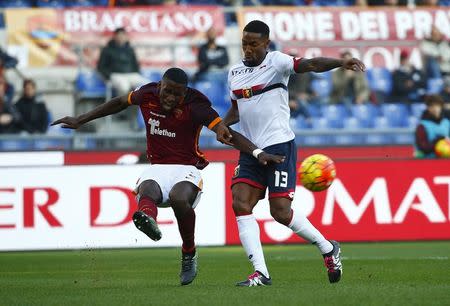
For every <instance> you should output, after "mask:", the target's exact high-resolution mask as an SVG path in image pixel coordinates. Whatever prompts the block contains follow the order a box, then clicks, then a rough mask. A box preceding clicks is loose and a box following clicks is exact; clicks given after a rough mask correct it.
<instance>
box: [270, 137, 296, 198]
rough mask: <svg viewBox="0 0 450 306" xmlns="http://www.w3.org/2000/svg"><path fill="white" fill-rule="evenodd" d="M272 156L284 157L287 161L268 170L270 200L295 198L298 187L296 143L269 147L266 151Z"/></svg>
mask: <svg viewBox="0 0 450 306" xmlns="http://www.w3.org/2000/svg"><path fill="white" fill-rule="evenodd" d="M264 150H265V151H266V152H268V153H271V154H277V155H283V156H285V157H286V158H285V160H284V162H282V163H279V164H272V165H270V166H268V167H267V168H266V176H267V187H268V189H269V200H270V199H273V198H286V199H289V200H292V199H293V198H294V193H295V187H296V185H297V148H296V145H295V142H294V141H293V140H292V141H289V142H285V143H281V144H276V145H273V146H269V147H267V148H265V149H264Z"/></svg>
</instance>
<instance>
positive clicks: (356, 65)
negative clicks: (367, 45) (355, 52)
mask: <svg viewBox="0 0 450 306" xmlns="http://www.w3.org/2000/svg"><path fill="white" fill-rule="evenodd" d="M342 67H343V68H345V69H348V70H353V71H365V70H366V66H365V65H364V63H363V62H361V61H360V60H359V59H357V58H350V59H347V60H344V63H343V64H342Z"/></svg>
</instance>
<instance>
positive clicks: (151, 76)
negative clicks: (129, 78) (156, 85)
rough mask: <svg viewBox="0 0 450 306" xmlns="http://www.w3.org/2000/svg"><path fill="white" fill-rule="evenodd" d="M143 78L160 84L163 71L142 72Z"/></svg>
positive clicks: (148, 70) (147, 70)
mask: <svg viewBox="0 0 450 306" xmlns="http://www.w3.org/2000/svg"><path fill="white" fill-rule="evenodd" d="M142 76H143V77H145V78H147V79H148V80H149V81H150V82H159V81H160V80H161V77H162V74H161V71H158V70H151V69H146V70H142Z"/></svg>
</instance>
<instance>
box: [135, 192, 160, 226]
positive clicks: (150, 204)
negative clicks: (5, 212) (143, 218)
mask: <svg viewBox="0 0 450 306" xmlns="http://www.w3.org/2000/svg"><path fill="white" fill-rule="evenodd" d="M138 210H140V211H142V212H143V213H144V214H146V215H147V216H150V217H152V218H153V219H154V220H155V221H156V217H157V216H158V207H156V203H155V201H153V200H152V199H150V198H149V197H145V196H142V197H141V198H140V199H139V203H138Z"/></svg>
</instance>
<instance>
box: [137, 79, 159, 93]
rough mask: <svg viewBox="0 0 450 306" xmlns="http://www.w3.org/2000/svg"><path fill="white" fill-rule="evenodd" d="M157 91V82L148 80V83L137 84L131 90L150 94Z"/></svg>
mask: <svg viewBox="0 0 450 306" xmlns="http://www.w3.org/2000/svg"><path fill="white" fill-rule="evenodd" d="M157 91H158V83H156V82H150V83H147V84H144V85H141V86H138V87H136V88H135V89H134V90H133V92H140V93H151V94H156V93H157Z"/></svg>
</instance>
